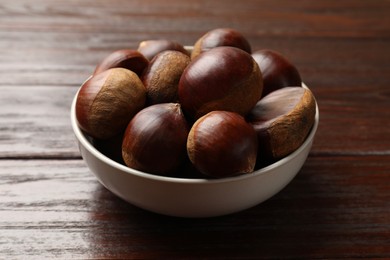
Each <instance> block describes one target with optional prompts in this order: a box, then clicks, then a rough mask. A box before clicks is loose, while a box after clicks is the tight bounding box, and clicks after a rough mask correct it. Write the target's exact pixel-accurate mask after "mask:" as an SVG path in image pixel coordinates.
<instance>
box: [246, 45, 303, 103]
mask: <svg viewBox="0 0 390 260" xmlns="http://www.w3.org/2000/svg"><path fill="white" fill-rule="evenodd" d="M252 57H253V58H254V59H255V61H256V62H257V64H258V65H259V68H260V71H261V74H262V75H263V85H264V87H263V94H262V97H264V96H266V95H268V94H269V93H271V92H273V91H275V90H277V89H281V88H284V87H293V86H294V87H295V86H296V87H300V86H301V85H302V79H301V75H300V74H299V72H298V69H297V68H296V67H295V66H294V65H293V64H292V63H291V62H290V61H289V60H288V59H287V58H285V57H284V56H283V55H282V54H280V53H279V52H276V51H273V50H268V49H264V50H259V51H256V52H254V53H253V54H252Z"/></svg>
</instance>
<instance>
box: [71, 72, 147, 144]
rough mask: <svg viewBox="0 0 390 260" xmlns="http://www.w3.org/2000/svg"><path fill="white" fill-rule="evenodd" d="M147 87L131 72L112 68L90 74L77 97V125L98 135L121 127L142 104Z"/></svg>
mask: <svg viewBox="0 0 390 260" xmlns="http://www.w3.org/2000/svg"><path fill="white" fill-rule="evenodd" d="M145 100H146V89H145V87H144V85H143V84H142V82H141V80H140V79H139V77H138V76H137V74H135V73H134V72H132V71H130V70H127V69H123V68H113V69H109V70H106V71H104V72H102V73H99V74H97V75H95V76H92V77H91V78H89V79H88V80H87V81H86V82H84V84H83V85H82V86H81V88H80V90H79V93H78V96H77V101H76V117H77V121H78V123H79V126H80V128H81V129H82V130H84V131H85V132H86V133H87V134H89V135H90V136H92V137H94V138H98V139H109V138H111V137H113V136H115V135H117V134H119V133H120V132H122V131H124V129H125V128H126V126H127V124H128V123H129V121H130V119H131V118H132V117H133V116H134V115H135V114H136V113H137V112H138V111H139V110H141V109H142V108H143V107H144V106H145Z"/></svg>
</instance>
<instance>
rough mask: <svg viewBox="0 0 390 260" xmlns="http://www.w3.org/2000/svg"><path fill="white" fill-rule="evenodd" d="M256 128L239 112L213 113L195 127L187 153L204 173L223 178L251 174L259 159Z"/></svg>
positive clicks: (188, 143) (202, 118) (199, 121)
mask: <svg viewBox="0 0 390 260" xmlns="http://www.w3.org/2000/svg"><path fill="white" fill-rule="evenodd" d="M257 149H258V144H257V136H256V132H255V130H254V129H253V127H252V126H251V125H250V124H249V123H247V122H246V121H245V119H244V118H243V117H242V116H240V115H239V114H237V113H233V112H228V111H212V112H210V113H208V114H206V115H205V116H203V117H201V118H199V119H198V120H197V121H196V122H195V124H194V125H193V126H192V128H191V130H190V133H189V135H188V140H187V153H188V156H189V158H190V160H191V162H192V164H193V165H194V166H195V167H196V168H197V169H198V170H199V171H200V172H202V173H203V174H205V175H208V176H211V177H215V178H221V177H228V176H234V175H239V174H245V173H251V172H253V170H254V167H255V164H256V157H257Z"/></svg>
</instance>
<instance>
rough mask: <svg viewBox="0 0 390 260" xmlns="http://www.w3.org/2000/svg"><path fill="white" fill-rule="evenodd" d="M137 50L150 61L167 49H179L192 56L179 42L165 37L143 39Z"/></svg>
mask: <svg viewBox="0 0 390 260" xmlns="http://www.w3.org/2000/svg"><path fill="white" fill-rule="evenodd" d="M137 50H138V51H139V52H140V53H142V54H143V55H144V56H145V58H146V59H148V60H149V61H151V60H152V59H153V58H154V57H155V56H156V55H157V54H158V53H160V52H163V51H167V50H172V51H179V52H181V53H183V54H185V55H187V56H190V54H189V53H188V51H187V50H186V49H185V48H184V46H183V45H181V44H180V43H178V42H175V41H171V40H165V39H159V40H147V41H142V42H140V44H139V45H138V49H137Z"/></svg>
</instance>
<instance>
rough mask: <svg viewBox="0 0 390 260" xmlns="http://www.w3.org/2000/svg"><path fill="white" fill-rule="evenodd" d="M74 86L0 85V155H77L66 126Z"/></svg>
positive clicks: (43, 156)
mask: <svg viewBox="0 0 390 260" xmlns="http://www.w3.org/2000/svg"><path fill="white" fill-rule="evenodd" d="M77 89H78V88H76V87H60V86H57V87H33V88H31V87H22V86H21V87H8V88H7V87H3V88H0V91H1V92H2V93H1V95H0V104H1V110H0V157H1V158H7V157H8V158H16V157H19V158H34V157H39V158H50V157H54V158H64V157H65V158H69V157H70V158H72V157H79V153H78V148H77V144H76V141H75V138H74V135H73V130H72V129H71V125H70V106H71V102H72V99H73V97H74V95H75V93H76V91H77Z"/></svg>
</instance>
